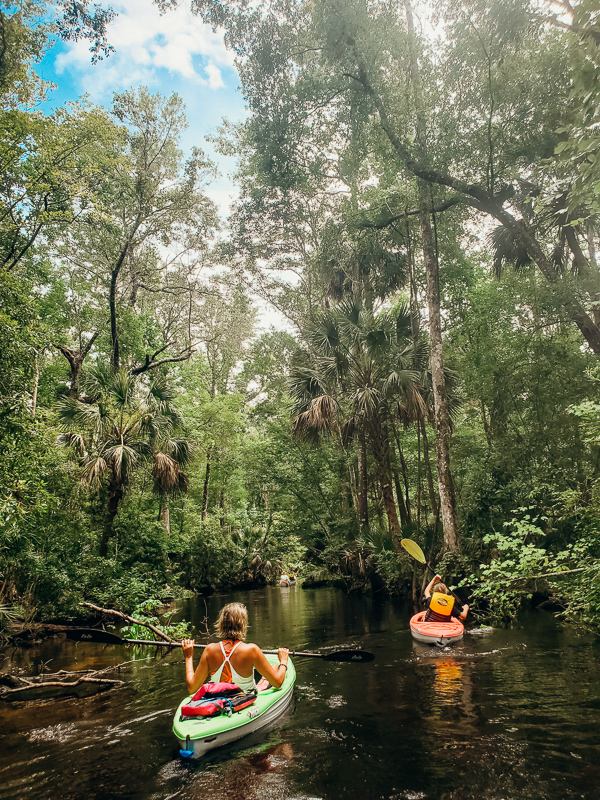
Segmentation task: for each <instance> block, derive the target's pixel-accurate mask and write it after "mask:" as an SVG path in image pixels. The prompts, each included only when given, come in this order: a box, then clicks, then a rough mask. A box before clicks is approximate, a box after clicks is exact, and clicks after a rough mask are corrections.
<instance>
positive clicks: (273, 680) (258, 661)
mask: <svg viewBox="0 0 600 800" xmlns="http://www.w3.org/2000/svg"><path fill="white" fill-rule="evenodd" d="M252 647H253V648H254V650H253V653H252V655H253V659H254V666H255V667H256V669H257V670H258V671H259V672H260V674H261V675H262V676H263V677H264V678H266V679H267V680H268V681H269V683H270V684H271V685H272V686H274V687H275V688H276V689H280V688H281V686H282V684H283V682H284V680H285V675H286V673H287V662H288V658H289V657H290V651H289V650H288V649H287V647H280V648H279V650H278V651H277V654H278V656H279V664H278V665H277V666H275V667H274V666H273V665H272V664H269V662H268V661H267V659H266V657H265V654H264V653H263V651H262V650H261V649H260V648H259V647H258V645H256V644H253V645H252Z"/></svg>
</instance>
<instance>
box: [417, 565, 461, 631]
mask: <svg viewBox="0 0 600 800" xmlns="http://www.w3.org/2000/svg"><path fill="white" fill-rule="evenodd" d="M425 606H426V608H427V613H426V614H425V622H451V621H452V612H453V611H455V609H454V606H455V600H454V597H452V592H451V591H450V589H448V587H447V586H446V584H445V583H442V578H441V576H440V575H436V576H435V577H434V578H433V579H432V580H431V581H430V582H429V584H428V586H427V588H426V589H425ZM455 613H456V611H455ZM468 613H469V606H468V605H464V606H463V607H462V611H461V612H460V614H458V615H457V616H458V618H459V619H466V617H467V614H468Z"/></svg>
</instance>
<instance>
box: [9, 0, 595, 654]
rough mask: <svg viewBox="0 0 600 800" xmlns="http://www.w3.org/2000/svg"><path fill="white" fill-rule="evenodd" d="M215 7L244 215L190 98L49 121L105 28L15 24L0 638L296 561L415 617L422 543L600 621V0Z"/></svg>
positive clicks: (37, 13) (471, 594)
mask: <svg viewBox="0 0 600 800" xmlns="http://www.w3.org/2000/svg"><path fill="white" fill-rule="evenodd" d="M149 1H150V0H149ZM194 5H195V8H196V11H197V13H198V14H200V15H201V16H202V18H203V19H204V21H205V22H207V23H208V24H210V25H212V26H213V27H216V28H218V29H219V30H221V31H224V32H225V34H226V42H227V46H228V47H230V48H231V49H232V52H233V54H234V58H235V63H236V66H237V68H238V71H239V74H240V82H241V91H242V93H243V96H244V98H245V100H246V102H247V106H248V117H247V119H246V121H245V122H243V123H241V124H239V125H232V124H229V123H227V122H225V123H224V125H223V128H222V129H221V130H220V131H219V132H218V134H217V136H216V137H215V139H216V145H217V146H218V148H219V151H220V152H222V153H223V154H225V155H229V156H235V157H236V158H237V168H236V169H237V173H236V180H237V185H238V187H239V196H238V197H237V199H236V201H235V203H234V205H233V207H232V209H231V213H230V215H229V217H228V218H227V220H225V219H221V218H220V217H219V214H218V211H217V208H216V207H215V205H214V203H213V202H212V201H211V200H210V199H209V197H208V194H207V186H208V184H209V183H210V181H212V180H213V178H214V176H215V170H216V168H215V165H214V164H212V163H210V161H209V160H208V159H207V158H206V156H205V155H204V153H203V152H202V150H201V149H199V148H200V147H201V146H202V142H198V143H197V144H198V148H196V149H193V150H192V151H191V152H190V153H187V154H184V153H183V151H182V149H181V137H182V132H183V130H184V129H185V126H186V124H187V123H186V118H185V105H184V103H183V100H182V99H181V98H180V97H178V96H177V95H172V96H170V97H163V96H161V95H158V94H152V93H151V92H150V91H149V90H148V89H146V88H144V87H137V88H136V87H133V88H131V89H129V90H128V91H125V92H123V93H117V94H115V95H114V102H113V105H112V106H111V107H110V108H104V107H95V106H93V105H91V104H90V103H89V102H88V101H87V100H86V99H85V98H81V99H80V100H78V101H76V102H74V103H71V104H69V105H68V106H66V107H65V108H61V109H57V110H55V111H53V112H51V113H47V114H46V113H43V112H42V111H41V110H40V103H41V101H42V100H43V98H44V97H45V96H46V94H47V92H48V91H49V87H48V86H47V85H46V84H44V82H43V81H42V79H41V77H40V73H39V64H40V61H41V59H42V58H44V57H45V56H46V55H47V54H48V53H50V51H51V48H52V46H53V44H54V43H55V42H56V41H57V37H59V38H60V37H63V38H64V39H66V40H69V38H73V37H75V38H81V37H82V36H83V37H84V38H87V39H88V40H89V42H90V46H91V48H92V56H93V58H100V57H108V58H110V20H111V14H110V13H108V11H105V12H103V11H102V9H100V8H96V12H95V13H96V16H95V17H91V16H89V15H88V14H87V12H85V13H84V10H81V14H82V15H83V16H82V17H81V18H80V17H78V18H77V19H72V18H71V17H69V12H68V9H67V7H66V6H62V5H61V4H58V6H56V7H55V6H52V8H50V7H49V6H48V7H47V6H46V5H45V4H44V3H43V2H38V0H33V1H32V2H30V3H27V4H26V5H25V6H23V8H22V9H21V10H20V11H19V12H18V13H14V10H13V9H12V7H9V6H6V7H5V8H2V9H1V10H0V34H1V35H2V41H3V47H2V48H0V49H1V51H2V52H1V53H0V95H1V99H2V105H1V106H0V107H1V108H2V111H0V128H1V130H0V641H3V640H6V639H7V638H9V637H11V635H12V634H13V633H14V630H15V626H20V627H21V630H22V631H26V630H30V631H34V630H36V626H41V628H40V627H38V628H37V630H38V631H39V630H43V629H44V626H45V629H46V630H48V631H50V630H51V626H52V625H61V624H72V623H84V622H86V620H89V619H90V618H91V617H89V618H88V617H85V616H82V611H81V604H82V603H91V604H93V605H96V606H98V607H100V608H110V609H114V610H116V611H121V612H123V613H125V614H128V615H130V616H133V617H134V618H135V617H136V615H138V614H142V615H145V616H146V617H147V618H148V619H149V618H157V616H156V615H157V612H158V610H159V609H160V607H161V606H164V605H165V604H168V603H169V602H170V601H171V600H172V599H174V598H179V597H182V596H184V595H185V593H192V594H198V595H202V594H210V593H212V592H226V591H231V590H233V589H239V588H248V589H250V588H258V587H263V586H266V585H274V584H276V583H277V582H278V579H279V575H280V574H281V572H283V571H286V572H290V571H292V572H293V573H294V574H295V575H298V576H299V577H300V579H301V581H303V582H304V584H303V585H304V587H306V588H308V587H309V586H314V587H318V586H320V585H329V584H333V585H335V586H339V587H340V588H342V589H343V590H344V591H347V592H349V593H354V592H371V593H373V594H374V595H375V596H378V597H386V596H398V597H406V598H408V599H409V600H410V599H412V601H413V602H414V603H415V604H419V603H420V599H421V596H422V594H423V589H424V587H425V586H426V584H427V580H428V578H427V576H426V574H425V573H424V570H423V569H422V567H420V566H419V565H417V564H416V563H415V562H414V561H413V560H412V559H411V558H410V557H409V556H408V554H407V553H406V552H404V551H403V549H402V547H401V544H400V542H401V539H402V538H411V539H414V541H415V542H417V543H418V544H419V546H420V547H421V548H422V550H423V552H424V554H425V555H426V560H427V561H428V562H429V563H430V564H432V565H434V567H435V569H436V570H438V571H439V573H440V574H443V575H445V576H447V577H448V582H449V584H450V585H452V587H453V589H455V590H456V591H457V592H458V593H459V595H460V596H461V597H462V598H464V600H465V602H469V604H470V605H471V607H472V608H473V609H475V610H476V611H477V612H478V613H479V614H481V615H482V616H481V618H482V619H486V620H490V621H491V620H496V621H499V622H507V621H510V620H511V619H514V618H515V617H516V615H517V614H518V612H519V609H520V608H522V607H523V606H524V605H526V604H534V605H536V606H540V605H542V606H545V607H546V608H548V609H552V610H553V611H554V613H558V614H561V615H562V616H563V617H564V619H565V620H567V621H568V622H569V623H573V624H581V625H585V626H588V627H591V628H593V629H596V630H598V629H600V363H599V362H598V357H599V356H600V300H599V298H600V269H599V264H598V258H597V254H598V252H599V251H600V250H599V248H600V156H598V152H599V150H600V133H599V131H600V18H599V16H598V9H597V8H596V6H597V3H595V2H594V1H593V0H578V2H573V3H552V2H550V0H535V2H534V0H531V2H528V1H527V2H523V0H518V1H517V0H461V2H460V3H455V2H450V1H449V0H448V2H446V0H442V2H441V3H439V4H438V6H437V11H436V13H437V14H438V18H437V20H436V25H437V26H438V28H437V29H438V30H439V31H443V35H442V36H441V38H439V39H438V38H434V37H433V33H432V31H433V29H434V26H433V25H431V26H428V25H425V26H423V28H422V30H421V32H418V31H416V29H415V25H414V21H413V9H412V6H411V3H410V2H408V0H407V2H405V3H404V4H400V5H397V4H391V5H390V4H389V3H386V2H378V1H375V2H369V3H364V2H362V1H361V0H339V2H338V0H335V2H332V1H331V0H327V2H324V1H323V2H322V1H321V0H315V2H313V3H309V4H307V3H304V2H302V1H301V0H290V2H289V3H286V4H285V8H282V9H281V13H280V14H279V15H278V16H276V17H275V16H272V15H269V14H266V13H265V12H264V9H263V8H262V6H261V7H260V8H254V6H253V5H252V4H251V5H250V6H248V4H246V3H240V4H238V3H233V2H232V3H213V2H209V0H206V2H204V1H203V2H199V3H195V4H194ZM78 8H79V6H78ZM82 8H83V7H82ZM54 13H56V14H58V17H56V18H54V17H52V14H54ZM165 13H169V12H168V10H166V12H165ZM423 13H425V11H423ZM77 14H79V11H77ZM430 22H432V21H431V20H430ZM259 302H260V303H261V304H262V307H267V306H269V307H273V308H275V309H276V310H277V311H278V313H279V314H280V316H281V317H282V318H284V319H285V321H286V322H285V329H279V330H278V329H275V328H271V329H269V330H267V331H265V330H264V329H262V328H261V327H260V324H259V305H258V304H259ZM301 588H302V587H301V586H299V587H298V590H301ZM88 611H89V609H88ZM132 624H133V623H132ZM173 624H174V625H175V626H176V624H175V623H173ZM168 625H171V623H170V622H169V623H168ZM142 627H143V626H142ZM173 631H174V632H175V633H176V632H177V629H176V627H175V628H173ZM179 632H180V633H181V631H179Z"/></svg>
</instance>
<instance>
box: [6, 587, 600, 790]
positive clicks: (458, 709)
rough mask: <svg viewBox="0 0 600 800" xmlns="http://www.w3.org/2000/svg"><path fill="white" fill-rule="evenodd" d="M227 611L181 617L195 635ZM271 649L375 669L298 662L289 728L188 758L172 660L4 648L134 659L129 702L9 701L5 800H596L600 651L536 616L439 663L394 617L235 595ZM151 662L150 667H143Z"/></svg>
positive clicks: (344, 603)
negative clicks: (351, 652)
mask: <svg viewBox="0 0 600 800" xmlns="http://www.w3.org/2000/svg"><path fill="white" fill-rule="evenodd" d="M230 599H233V598H232V597H219V598H210V599H209V600H207V601H206V604H205V602H204V601H203V600H200V601H198V602H195V601H194V603H191V602H189V603H186V604H185V606H184V608H183V614H184V616H185V617H186V618H189V619H191V620H192V621H193V622H194V624H195V625H196V626H197V629H198V630H201V629H202V625H203V621H204V618H205V616H206V615H208V617H209V619H210V621H211V623H212V622H213V621H214V619H215V616H216V612H217V611H218V609H219V608H220V606H221V605H222V604H223V602H225V601H228V600H230ZM235 599H238V600H241V601H242V602H244V603H246V605H247V606H248V610H249V614H250V619H251V623H252V627H251V630H250V633H249V636H250V638H251V639H253V640H254V641H256V642H258V643H259V644H260V645H261V646H262V647H264V648H273V647H276V646H278V645H280V644H287V645H289V646H290V647H291V648H292V649H299V650H301V649H314V648H327V647H334V646H336V645H340V644H343V645H348V646H360V647H363V648H365V649H367V650H371V651H373V652H374V653H375V654H376V661H375V662H373V663H371V664H352V663H351V664H336V663H333V662H325V661H321V660H319V659H297V660H296V668H297V672H298V682H297V684H296V690H295V705H294V707H293V709H292V710H291V712H290V713H289V715H288V717H287V718H286V719H285V720H284V721H283V722H282V724H281V726H279V727H277V728H276V729H274V730H272V731H270V732H269V733H267V734H264V733H263V734H257V735H256V737H249V738H247V739H245V740H243V741H242V742H238V743H236V744H233V745H231V746H229V747H228V748H227V749H224V750H220V751H219V750H217V751H216V752H214V753H213V754H210V755H209V756H208V757H207V758H205V759H204V760H201V761H197V762H193V763H190V762H184V761H182V760H180V758H179V757H178V754H177V745H176V742H175V740H174V739H173V737H172V734H171V719H172V714H173V711H174V709H175V707H176V705H177V703H178V702H179V700H180V699H181V696H182V695H183V693H184V682H183V677H184V670H183V661H182V657H181V654H180V652H173V653H170V654H168V655H165V654H161V655H158V656H154V655H151V651H149V650H147V649H139V650H138V649H136V650H132V649H131V648H127V649H126V648H123V647H118V646H117V647H115V646H112V645H111V646H105V645H97V644H89V643H79V644H75V643H71V642H58V641H54V642H48V643H45V644H43V645H41V646H39V647H33V648H30V649H27V650H19V651H11V650H3V651H0V669H3V668H6V662H11V663H12V666H13V668H16V669H19V670H22V671H23V674H25V675H26V674H31V673H35V672H39V671H40V669H41V668H42V665H44V664H45V665H46V669H47V670H49V671H52V672H55V671H57V670H58V669H61V668H62V669H83V668H87V667H92V666H93V667H98V668H100V667H104V666H108V665H109V664H117V663H119V662H121V661H125V660H127V659H137V660H136V662H135V663H133V664H129V665H127V666H126V667H125V668H124V670H123V672H122V674H121V677H122V678H123V679H124V680H125V681H126V685H125V687H124V688H122V689H119V690H116V691H114V692H111V693H108V694H105V695H97V696H95V697H91V698H87V699H85V700H66V701H61V702H53V703H48V704H46V705H41V706H40V705H33V704H31V705H26V704H20V705H16V704H15V705H12V706H11V705H9V704H6V703H0V797H1V798H3V800H4V798H6V800H13V799H14V798H36V800H37V798H42V799H44V798H54V797H61V798H65V800H69V799H71V798H72V799H73V800H76V799H79V798H86V800H104V799H105V798H132V800H133V799H136V800H137V799H138V798H144V799H146V798H152V800H154V798H156V800H163V799H164V800H166V798H178V800H200V798H211V799H212V800H223V799H224V798H228V799H229V800H254V799H255V798H256V799H257V800H258V799H259V798H260V800H283V799H284V798H286V799H287V798H297V800H300V799H302V800H309V798H310V799H311V800H312V799H313V798H315V799H316V798H320V799H321V800H337V798H351V799H352V800H354V799H356V800H384V798H385V799H386V800H421V799H423V800H425V799H427V800H437V799H438V798H439V799H440V800H470V798H477V799H478V800H480V799H481V798H490V800H513V798H514V799H516V798H519V800H521V798H522V799H523V800H532V799H534V800H537V799H538V798H539V800H570V798H597V797H600V759H599V758H598V724H597V722H598V713H597V712H598V709H599V708H600V667H599V666H598V655H599V650H600V648H599V645H598V641H597V639H596V638H595V637H591V636H585V635H582V634H578V633H575V632H574V631H572V630H568V629H565V628H563V627H562V626H560V625H559V624H557V623H556V622H555V620H554V619H553V617H552V616H551V615H548V614H544V613H532V614H530V615H526V616H524V617H522V618H521V619H520V620H519V623H518V625H515V627H513V628H512V629H509V630H494V631H493V632H492V633H490V634H487V635H468V636H466V637H465V639H464V640H463V642H461V643H459V644H458V645H455V646H453V647H452V648H447V649H445V650H439V649H437V648H429V647H427V646H425V645H420V644H418V643H416V642H413V641H412V639H411V636H410V633H409V631H408V618H409V616H410V611H409V610H408V609H407V608H406V607H404V606H403V605H401V604H394V603H391V602H385V603H377V602H374V601H373V600H371V599H370V598H356V597H354V598H348V597H346V596H345V595H344V594H343V593H341V592H337V591H334V590H328V589H319V590H310V591H302V590H301V589H300V588H297V587H292V588H286V589H279V588H272V589H267V590H265V591H260V592H238V593H237V594H236V595H235ZM149 656H150V657H149Z"/></svg>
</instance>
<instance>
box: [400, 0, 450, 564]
mask: <svg viewBox="0 0 600 800" xmlns="http://www.w3.org/2000/svg"><path fill="white" fill-rule="evenodd" d="M405 7H406V20H407V25H408V32H409V35H410V37H411V44H410V71H411V78H412V82H413V88H414V97H415V106H416V118H417V140H418V141H419V144H420V148H421V151H422V154H423V155H425V153H426V119H425V111H424V108H423V100H422V92H421V77H420V73H419V64H418V61H417V55H416V51H415V46H414V44H415V40H414V37H415V28H414V22H413V15H412V8H411V4H410V2H409V0H405ZM418 189H419V223H420V227H421V238H422V242H423V260H424V262H425V271H426V274H427V308H428V312H429V348H430V356H429V359H430V366H431V380H432V383H433V400H434V407H435V433H436V450H437V473H438V486H439V495H440V510H441V515H442V527H443V530H444V547H445V549H446V550H455V549H456V548H457V547H458V532H457V526H456V515H455V505H456V503H455V498H454V484H453V481H452V476H451V474H450V437H451V432H452V427H451V424H450V412H449V410H448V396H447V391H446V376H445V374H444V358H443V351H442V321H441V313H440V305H441V304H440V286H439V264H438V260H437V254H436V248H435V242H434V237H433V230H432V227H431V214H430V207H431V201H430V196H429V186H428V184H427V183H425V182H424V181H422V180H419V181H418Z"/></svg>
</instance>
